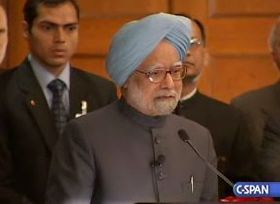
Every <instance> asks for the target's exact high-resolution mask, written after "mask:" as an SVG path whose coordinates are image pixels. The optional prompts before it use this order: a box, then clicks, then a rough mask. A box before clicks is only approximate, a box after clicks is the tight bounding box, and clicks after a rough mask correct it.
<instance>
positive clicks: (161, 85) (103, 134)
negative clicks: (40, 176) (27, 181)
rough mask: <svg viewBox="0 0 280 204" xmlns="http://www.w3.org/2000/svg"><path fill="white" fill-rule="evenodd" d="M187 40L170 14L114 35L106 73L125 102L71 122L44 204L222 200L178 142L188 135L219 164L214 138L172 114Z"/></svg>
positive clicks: (181, 21)
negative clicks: (213, 143) (216, 157)
mask: <svg viewBox="0 0 280 204" xmlns="http://www.w3.org/2000/svg"><path fill="white" fill-rule="evenodd" d="M190 36H191V23H190V20H189V19H187V18H185V17H178V16H175V15H171V14H166V13H159V14H154V15H150V16H147V17H145V18H143V19H141V20H138V21H133V22H129V23H127V24H126V25H124V26H123V27H122V28H121V29H120V30H119V32H117V33H116V35H115V36H114V38H113V41H112V44H111V47H110V50H109V54H108V57H107V61H106V67H107V70H108V72H109V74H110V76H111V77H112V79H113V81H114V82H115V83H116V84H117V85H119V86H120V88H121V93H122V96H121V98H120V99H119V100H118V101H116V102H114V103H112V104H110V105H108V106H107V107H105V108H103V109H100V110H98V111H95V112H93V113H90V114H87V115H86V116H83V117H80V118H79V119H77V120H73V121H72V122H70V123H69V125H68V127H67V128H66V131H65V134H64V135H63V136H62V137H61V139H60V141H59V142H58V144H57V146H56V149H55V152H54V156H53V160H52V164H51V168H50V173H49V180H48V187H47V200H48V202H47V203H49V204H74V203H75V204H76V203H78V204H90V203H136V202H197V201H213V200H215V199H216V198H217V177H216V175H215V174H214V173H212V172H211V171H210V170H209V169H208V168H207V167H206V164H205V163H204V162H203V161H201V160H200V159H199V158H198V156H197V155H196V153H195V152H194V151H193V150H192V149H191V147H190V146H188V145H187V144H186V143H184V142H183V141H182V140H181V139H180V137H179V135H180V134H179V135H178V133H179V132H180V133H182V132H183V134H184V135H185V136H186V137H188V139H190V140H191V141H192V143H193V144H194V145H195V146H196V147H197V148H198V149H199V151H200V152H201V154H202V155H203V156H204V157H205V158H206V159H207V160H208V161H209V162H211V163H214V164H215V153H214V149H213V145H212V140H211V136H210V134H209V132H208V131H207V130H206V129H205V128H203V127H202V126H200V125H198V124H197V123H194V122H192V121H189V120H187V119H184V118H181V117H178V116H176V115H173V114H172V111H173V110H174V108H175V107H176V105H177V102H178V100H179V98H180V94H181V89H182V79H183V78H184V77H185V74H186V69H185V66H184V65H183V64H182V61H183V60H184V57H185V56H186V52H187V50H188V48H189V46H190ZM181 136H182V135H181Z"/></svg>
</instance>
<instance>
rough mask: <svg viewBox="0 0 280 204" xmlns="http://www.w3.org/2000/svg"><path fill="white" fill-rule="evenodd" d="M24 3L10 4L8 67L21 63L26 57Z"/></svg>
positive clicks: (11, 2) (13, 2) (10, 2)
mask: <svg viewBox="0 0 280 204" xmlns="http://www.w3.org/2000/svg"><path fill="white" fill-rule="evenodd" d="M23 3H24V1H10V0H9V3H8V8H7V9H8V21H9V23H8V24H9V45H8V50H7V66H8V67H13V66H15V65H17V64H18V63H20V62H21V61H22V60H23V58H24V57H25V55H26V51H27V46H26V43H25V39H24V38H23V34H22V20H23V15H22V7H23Z"/></svg>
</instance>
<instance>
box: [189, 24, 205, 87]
mask: <svg viewBox="0 0 280 204" xmlns="http://www.w3.org/2000/svg"><path fill="white" fill-rule="evenodd" d="M192 29H193V33H192V38H193V39H197V40H198V41H200V42H202V36H201V32H200V29H199V27H198V26H197V24H196V23H194V22H192ZM205 60H206V49H205V47H204V46H203V44H200V45H194V46H193V47H192V48H191V49H190V50H189V51H188V54H187V58H186V60H185V62H186V65H187V75H186V77H185V79H184V80H186V81H189V82H192V81H193V80H197V78H198V77H199V75H200V74H201V72H202V71H203V68H204V66H205V63H206V61H205Z"/></svg>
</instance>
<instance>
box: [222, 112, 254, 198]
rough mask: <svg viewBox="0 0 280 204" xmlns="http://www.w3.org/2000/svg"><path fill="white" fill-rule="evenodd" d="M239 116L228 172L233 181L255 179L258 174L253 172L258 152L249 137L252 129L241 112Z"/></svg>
mask: <svg viewBox="0 0 280 204" xmlns="http://www.w3.org/2000/svg"><path fill="white" fill-rule="evenodd" d="M238 113H239V112H238ZM238 116H239V117H238V120H237V122H238V123H239V124H238V129H237V131H236V132H235V137H234V141H233V146H232V149H231V156H230V158H229V167H228V170H227V172H226V173H227V175H228V177H229V178H230V179H231V181H233V182H238V181H255V180H256V179H257V175H255V174H254V173H253V169H252V168H253V165H254V162H255V161H256V152H255V149H254V148H253V144H252V142H251V140H250V139H251V138H250V137H249V135H250V131H249V129H248V126H247V120H245V118H244V117H243V115H241V113H240V114H239V115H238ZM231 191H232V189H231ZM231 193H232V192H231Z"/></svg>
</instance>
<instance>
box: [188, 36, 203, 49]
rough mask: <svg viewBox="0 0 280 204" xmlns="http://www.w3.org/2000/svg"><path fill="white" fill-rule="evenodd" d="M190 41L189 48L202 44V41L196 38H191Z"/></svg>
mask: <svg viewBox="0 0 280 204" xmlns="http://www.w3.org/2000/svg"><path fill="white" fill-rule="evenodd" d="M190 43H191V47H190V49H194V48H197V47H199V46H201V45H202V41H201V40H199V39H197V38H192V39H191V41H190Z"/></svg>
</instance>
